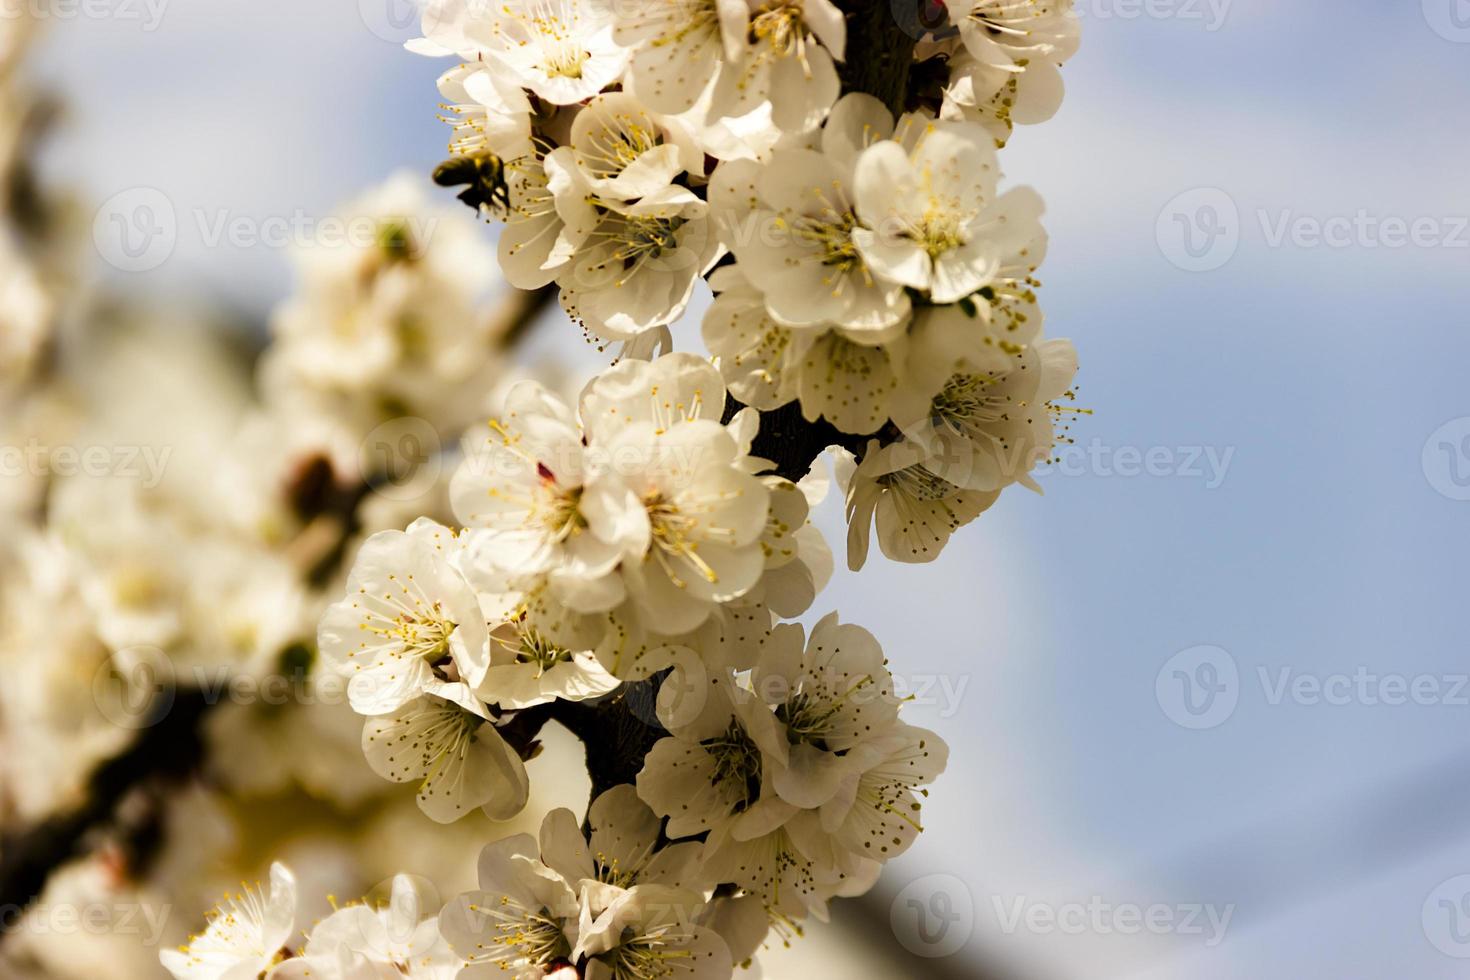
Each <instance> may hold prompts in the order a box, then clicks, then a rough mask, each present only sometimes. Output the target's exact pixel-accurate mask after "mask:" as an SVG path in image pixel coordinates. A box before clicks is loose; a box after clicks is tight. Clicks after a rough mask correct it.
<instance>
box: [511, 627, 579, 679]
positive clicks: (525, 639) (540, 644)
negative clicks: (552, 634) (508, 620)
mask: <svg viewBox="0 0 1470 980" xmlns="http://www.w3.org/2000/svg"><path fill="white" fill-rule="evenodd" d="M516 636H517V638H518V639H519V640H520V648H519V649H518V650H517V651H516V662H517V663H522V664H535V665H536V666H537V667H539V668H540V669H541V672H542V673H545V672H546V671H548V670H550V669H551V668H552V667H555V666H556V665H557V664H560V663H566V662H567V661H569V660H571V659H572V654H571V651H570V650H567V649H566V648H565V647H559V646H557V645H556V644H555V643H552V642H551V641H550V640H548V639H547V638H546V637H544V636H542V635H541V633H540V632H539V631H538V630H537V629H536V628H535V627H534V626H518V627H517V628H516Z"/></svg>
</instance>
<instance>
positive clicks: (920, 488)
mask: <svg viewBox="0 0 1470 980" xmlns="http://www.w3.org/2000/svg"><path fill="white" fill-rule="evenodd" d="M928 459H929V453H928V452H926V451H924V450H923V449H922V448H920V447H919V446H917V445H915V444H914V443H911V442H908V441H904V440H900V441H898V442H893V443H890V444H888V445H887V446H882V447H879V445H878V443H877V442H876V441H872V442H869V443H868V449H867V452H866V453H865V454H864V455H863V459H862V462H861V463H860V464H853V463H851V462H847V461H843V460H841V459H839V463H840V467H839V469H840V473H841V477H842V483H843V486H844V489H845V494H846V501H847V522H848V527H847V566H848V568H850V569H852V570H853V571H857V570H858V569H860V568H862V567H863V564H864V563H865V562H866V561H867V558H868V542H869V536H870V533H871V529H872V528H873V527H874V526H876V527H877V531H878V546H879V547H880V548H881V549H882V551H883V554H884V555H886V556H887V557H888V558H890V559H892V560H893V561H899V562H908V563H923V562H930V561H933V560H934V559H936V558H938V557H939V553H940V552H941V551H943V550H944V546H945V545H946V544H948V543H949V539H950V536H951V535H952V534H954V532H955V531H957V530H959V529H960V528H961V527H964V526H965V525H966V524H968V523H970V522H971V521H973V520H974V519H975V518H977V517H979V516H980V515H981V514H982V513H984V512H985V511H986V510H988V509H989V508H990V506H991V504H993V503H995V501H996V499H997V498H999V496H1000V491H999V490H991V491H980V490H966V489H964V488H962V487H958V486H956V485H955V484H953V483H950V482H949V481H947V480H945V479H944V478H943V477H940V476H936V475H935V474H934V473H933V472H932V471H931V470H930V469H929V468H927V467H926V466H925V463H926V462H927V461H928Z"/></svg>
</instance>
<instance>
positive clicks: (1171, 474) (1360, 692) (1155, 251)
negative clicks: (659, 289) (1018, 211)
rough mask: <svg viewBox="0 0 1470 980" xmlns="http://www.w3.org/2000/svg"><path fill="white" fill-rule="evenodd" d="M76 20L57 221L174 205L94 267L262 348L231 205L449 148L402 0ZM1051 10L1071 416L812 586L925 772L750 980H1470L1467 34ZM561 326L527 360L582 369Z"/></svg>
mask: <svg viewBox="0 0 1470 980" xmlns="http://www.w3.org/2000/svg"><path fill="white" fill-rule="evenodd" d="M103 7H105V8H106V10H107V15H106V16H97V15H90V16H89V15H88V14H86V13H85V10H86V9H89V8H85V7H84V6H83V5H81V4H76V5H73V6H71V7H69V8H68V9H70V10H71V11H72V13H71V15H70V16H62V15H61V14H60V13H59V12H58V13H56V14H55V15H53V16H50V17H49V18H43V21H44V23H43V25H42V26H43V27H44V31H43V34H42V36H41V38H40V41H39V45H40V46H39V49H38V52H37V54H36V55H35V56H34V57H33V59H32V64H31V66H30V69H31V75H32V78H33V79H34V82H35V84H36V85H37V86H38V87H40V88H42V89H44V90H46V91H49V92H52V93H54V94H55V95H56V96H57V97H58V98H59V100H60V104H61V105H62V106H63V107H64V108H63V110H62V117H61V120H60V124H59V127H58V128H57V130H56V134H55V136H54V137H53V138H52V139H51V140H50V141H49V143H48V144H47V148H46V151H45V155H44V157H43V158H42V162H41V168H40V169H41V172H43V173H44V174H45V175H46V179H47V181H48V183H50V184H53V185H56V186H64V187H67V188H68V189H69V190H70V191H71V192H72V193H74V194H75V195H76V196H77V197H78V198H80V199H82V200H84V201H86V202H89V203H88V204H87V208H88V210H87V211H86V212H85V214H84V217H83V227H90V226H92V225H93V222H94V220H95V222H96V223H97V226H98V227H102V228H105V227H106V226H107V223H108V221H109V220H110V219H111V212H110V211H109V207H115V206H114V205H109V204H106V203H104V202H109V201H111V200H115V199H116V196H117V195H124V196H123V197H122V198H121V200H123V201H124V202H136V200H137V199H138V198H137V195H138V194H139V193H149V194H152V193H153V192H156V193H157V195H158V197H157V198H153V197H149V198H147V199H148V200H150V201H152V200H161V201H162V202H164V204H163V205H162V206H166V207H168V208H171V209H172V211H173V213H174V214H175V216H176V219H177V220H176V222H175V227H176V236H175V240H173V241H171V242H170V243H169V244H168V252H167V255H166V256H165V257H164V258H163V259H161V260H160V261H158V262H152V261H144V262H142V263H141V264H142V265H147V266H150V267H149V268H147V269H146V270H145V271H129V269H128V266H129V265H130V262H129V261H128V259H127V257H126V256H124V257H122V258H121V259H120V258H119V255H118V254H117V252H116V251H115V250H114V249H113V248H112V247H111V246H109V245H108V241H109V240H108V239H107V237H106V236H105V235H99V236H97V238H96V240H95V241H93V240H92V239H91V238H86V240H85V241H84V246H85V248H84V249H83V251H84V252H85V254H83V255H82V256H80V258H79V261H84V262H85V263H86V264H87V265H88V267H89V268H90V269H92V270H93V274H95V276H96V277H98V279H99V280H100V281H101V283H103V284H104V285H105V287H106V288H108V289H109V290H116V291H118V292H120V293H122V294H127V293H129V292H136V293H142V292H146V293H147V294H148V295H149V296H150V297H151V298H152V301H154V302H158V301H159V300H160V298H170V297H171V298H172V299H170V300H169V301H170V302H174V303H176V304H178V305H185V304H187V305H189V306H191V307H193V308H197V309H203V310H211V311H216V312H218V313H219V314H220V315H221V316H222V318H225V319H229V320H231V321H233V322H236V323H239V324H244V325H246V327H245V328H244V329H246V332H247V333H248V331H249V329H252V328H251V327H250V326H249V325H255V327H254V328H253V329H258V330H262V329H263V325H264V324H265V323H266V321H267V319H268V318H269V315H270V311H271V310H272V309H273V308H274V307H276V306H277V304H279V303H280V302H281V300H282V299H283V298H284V297H285V296H286V295H287V294H288V292H289V291H290V289H291V286H292V273H291V266H290V263H289V260H288V256H287V254H286V251H285V250H284V249H282V248H279V247H272V246H271V245H269V244H249V243H231V242H230V241H229V240H228V236H225V238H224V239H219V238H218V236H216V235H214V234H212V232H211V229H217V228H218V227H219V225H218V221H219V220H220V218H221V217H225V218H229V219H234V218H244V219H248V220H249V221H250V222H254V223H255V224H257V225H259V223H261V222H264V221H267V220H269V219H280V220H286V221H290V220H293V219H295V218H296V217H298V216H305V217H308V218H309V217H310V216H319V215H323V214H330V213H332V209H333V208H334V207H336V206H338V205H339V204H340V203H341V202H342V201H344V200H346V199H350V198H353V197H355V196H357V195H358V194H359V193H360V192H361V191H362V190H363V189H364V188H367V187H369V186H371V185H374V184H377V183H379V182H381V181H382V180H383V179H384V178H386V177H387V176H388V175H390V174H391V173H393V172H394V171H397V170H400V169H404V168H406V169H408V170H410V171H416V172H419V173H425V172H427V171H428V170H429V169H430V168H432V166H433V165H434V164H436V163H437V162H439V160H440V159H442V157H443V156H444V149H445V142H446V131H445V128H444V127H443V125H442V123H440V122H439V121H438V120H437V119H436V111H437V101H438V100H437V93H436V91H435V88H434V80H435V78H436V77H437V75H438V73H439V72H440V71H441V70H442V69H443V67H444V66H443V65H442V64H441V63H438V62H435V61H430V60H426V59H421V58H418V57H415V56H413V55H410V54H408V53H405V52H404V51H403V50H402V48H401V44H402V42H403V41H404V40H406V39H408V38H410V37H412V36H414V35H415V34H416V30H415V28H414V24H413V20H412V17H411V9H410V7H409V6H408V4H407V3H398V2H396V0H361V2H356V0H335V2H333V3H330V4H327V3H316V4H301V3H295V2H287V0H153V2H152V4H151V5H150V4H149V3H147V2H145V0H112V2H111V3H110V5H108V4H104V5H103ZM1078 8H1079V11H1080V12H1081V14H1082V16H1083V18H1084V43H1083V48H1082V52H1081V53H1080V54H1079V55H1078V56H1077V57H1076V58H1075V59H1074V60H1073V61H1071V62H1070V63H1069V65H1068V66H1067V68H1066V70H1065V78H1066V82H1067V87H1068V97H1067V100H1066V103H1065V104H1064V106H1063V108H1062V110H1061V112H1060V114H1059V115H1058V116H1057V118H1056V119H1054V120H1053V121H1051V122H1050V123H1048V124H1046V125H1042V126H1038V127H1034V128H1029V129H1022V130H1020V131H1018V132H1017V134H1016V136H1015V138H1014V140H1013V141H1012V143H1011V145H1010V147H1009V148H1008V149H1007V150H1006V151H1005V153H1004V154H1003V155H1002V163H1003V165H1004V166H1005V170H1006V174H1007V177H1008V180H1009V181H1010V182H1011V183H1013V184H1021V183H1024V184H1030V185H1033V186H1035V187H1036V188H1038V189H1039V190H1040V191H1041V193H1042V194H1043V195H1044V197H1045V198H1046V200H1047V203H1048V218H1047V226H1048V229H1049V230H1050V232H1051V235H1052V247H1051V251H1050V254H1049V257H1048V259H1047V262H1046V265H1045V266H1044V267H1043V269H1042V276H1041V277H1042V280H1043V282H1044V284H1045V287H1044V291H1043V300H1042V302H1043V306H1044V308H1045V309H1046V311H1047V315H1048V332H1049V333H1050V334H1051V335H1052V336H1059V337H1069V338H1071V339H1073V341H1074V342H1075V343H1076V345H1077V347H1078V349H1079V352H1080V354H1081V359H1082V371H1081V374H1080V376H1079V388H1078V390H1079V399H1078V401H1079V404H1082V405H1084V406H1086V407H1088V408H1090V409H1092V410H1093V411H1094V412H1095V414H1094V415H1092V416H1090V417H1085V418H1083V419H1082V420H1081V421H1080V422H1079V423H1078V424H1077V425H1076V426H1074V427H1073V430H1072V434H1073V436H1074V437H1075V438H1076V440H1077V441H1076V445H1074V446H1072V447H1069V448H1067V449H1066V450H1065V451H1064V452H1063V453H1062V454H1061V457H1060V460H1059V461H1058V462H1057V463H1055V464H1053V465H1052V466H1050V467H1048V468H1047V470H1046V472H1045V474H1044V475H1043V476H1042V477H1041V479H1040V482H1041V484H1042V485H1043V486H1044V488H1045V490H1046V493H1045V496H1044V497H1037V496H1034V495H1028V494H1025V493H1023V492H1018V491H1013V492H1011V493H1009V494H1006V495H1005V496H1004V497H1003V498H1002V500H1001V502H1000V503H999V505H997V506H996V507H995V508H994V509H993V510H992V511H991V512H989V513H988V514H987V515H985V517H984V518H983V519H982V520H981V521H979V522H978V523H977V524H975V525H973V526H971V527H969V528H967V529H965V530H964V531H963V532H961V533H960V534H958V535H957V536H956V537H955V539H954V541H953V543H952V544H951V545H950V547H949V548H948V550H946V551H945V553H944V554H943V555H942V557H941V558H940V560H939V561H937V562H936V563H934V564H933V565H930V566H923V567H907V566H897V565H893V564H889V563H886V562H883V561H876V562H873V563H870V564H869V566H868V567H867V568H866V569H865V570H864V572H863V573H862V574H860V575H850V574H847V573H846V572H843V571H839V573H838V576H837V578H836V579H835V580H834V582H833V584H832V586H831V587H830V588H829V590H828V591H827V593H826V594H825V595H824V596H823V597H821V598H820V599H819V601H818V605H817V608H816V609H814V610H813V612H814V613H818V614H820V613H822V612H825V611H827V610H828V609H830V608H837V609H840V610H842V611H843V613H844V618H851V619H855V620H857V621H859V622H861V623H862V624H863V625H865V626H867V627H868V628H870V629H871V630H872V631H873V632H874V633H876V634H877V636H878V638H879V639H880V640H881V641H882V643H883V645H884V647H885V649H886V650H887V651H888V652H889V655H890V657H891V659H892V660H893V662H894V666H895V669H896V672H897V673H898V674H899V675H900V677H901V679H904V680H906V681H907V682H908V683H909V684H910V686H911V693H913V694H914V696H915V701H914V704H913V706H912V707H911V708H910V709H909V712H908V714H907V715H906V717H908V718H909V720H911V721H913V722H914V723H916V724H921V725H926V726H928V727H932V728H934V729H936V730H938V731H939V732H940V733H941V734H942V735H943V736H944V737H945V738H946V739H947V740H948V741H949V743H950V745H951V746H952V757H951V759H952V761H951V766H950V770H949V772H948V773H947V775H946V776H945V777H944V778H943V779H942V780H941V781H940V782H939V784H938V785H937V786H936V787H935V790H934V792H933V793H932V795H931V797H930V799H929V802H928V804H927V805H926V814H927V816H928V820H927V827H926V829H927V831H928V832H927V833H926V834H925V835H924V836H923V837H922V838H921V840H920V842H919V844H918V845H917V846H916V847H915V848H914V850H913V851H912V852H910V853H909V854H907V855H906V856H905V857H903V858H902V859H900V860H898V861H895V862H894V863H893V864H892V865H891V866H890V867H889V868H888V870H887V873H886V876H885V878H884V881H883V883H882V885H881V886H880V889H879V891H878V893H877V894H876V895H874V896H872V897H870V898H868V899H866V900H864V901H863V902H862V903H853V904H852V907H851V908H843V909H841V910H840V911H839V912H838V914H837V922H838V928H837V929H832V930H827V929H822V928H816V929H813V930H811V935H810V937H809V939H808V940H806V941H804V942H803V943H801V944H798V946H797V947H795V948H794V949H792V950H791V951H789V952H778V953H775V954H772V955H771V956H770V957H769V958H768V959H767V960H766V961H765V970H766V975H767V976H768V977H771V978H775V980H788V978H797V977H804V976H812V975H813V973H812V970H813V969H817V970H820V971H822V972H820V973H817V974H815V975H818V976H838V975H844V976H914V977H918V976H926V977H976V978H979V977H984V978H996V980H1001V978H1015V980H1032V978H1034V980H1050V978H1058V980H1062V978H1065V980H1071V978H1083V977H1086V978H1088V980H1102V978H1111V977H1120V978H1121V977H1148V978H1154V977H1157V978H1169V980H1213V978H1237V977H1243V976H1254V977H1264V978H1278V977H1279V978H1288V977H1297V976H1303V975H1310V976H1322V977H1327V976H1331V977H1340V978H1344V980H1346V978H1350V977H1354V978H1356V977H1361V978H1369V977H1381V976H1413V977H1416V978H1423V980H1433V978H1440V977H1444V978H1449V977H1459V976H1463V975H1464V972H1465V969H1466V965H1465V960H1466V959H1467V958H1470V877H1464V876H1467V875H1470V682H1467V678H1470V658H1467V656H1466V653H1467V651H1466V631H1465V625H1464V618H1465V615H1464V611H1465V609H1466V598H1465V597H1466V593H1467V585H1470V577H1467V574H1466V572H1467V568H1466V563H1467V558H1466V556H1467V554H1470V548H1467V545H1470V387H1467V384H1466V366H1467V364H1470V321H1467V312H1466V311H1467V310H1470V183H1467V181H1466V177H1465V174H1466V160H1467V159H1470V101H1467V100H1466V98H1465V93H1466V92H1467V91H1470V4H1467V3H1466V2H1465V0H1422V2H1421V0H1400V2H1397V3H1393V4H1384V3H1374V2H1370V0H1335V2H1328V0H1298V2H1295V3H1291V4H1283V3H1280V2H1277V0H1078ZM96 9H97V10H101V9H102V7H99V8H96ZM125 11H126V12H127V13H126V14H125ZM140 189H143V190H142V191H140ZM443 196H444V197H445V198H448V197H449V196H450V195H449V193H448V192H444V194H443ZM99 206H100V208H101V210H100V211H99V210H98V208H99ZM484 234H485V235H486V236H490V235H493V229H490V228H486V229H485V231H484ZM119 266H122V268H119ZM698 313H699V311H698V310H697V309H696V310H694V311H691V314H690V316H689V318H688V321H687V322H689V323H697V318H698ZM547 320H548V322H547V323H545V324H544V325H543V326H542V327H541V328H540V329H538V330H537V331H536V333H535V335H534V336H533V338H532V339H531V342H530V344H529V353H528V356H530V357H532V358H540V359H543V360H552V361H555V362H556V363H558V364H563V365H565V366H566V369H567V370H568V371H569V372H570V373H572V374H574V375H581V376H585V375H589V374H590V373H591V372H592V371H593V370H595V369H596V368H597V367H598V366H599V365H601V364H602V363H604V358H603V356H601V355H599V354H598V353H597V352H596V351H595V350H593V349H592V348H590V347H588V346H587V345H586V344H585V343H584V342H583V341H582V339H581V337H580V335H579V333H578V331H576V330H575V329H573V328H572V327H571V326H570V325H569V324H567V323H566V322H565V321H564V320H563V319H562V318H561V315H560V313H554V314H552V315H548V317H547ZM195 328H197V327H190V328H188V329H195ZM679 339H680V342H681V346H684V347H692V346H694V345H695V343H696V341H697V333H696V332H694V331H690V330H688V329H687V328H686V329H685V330H684V332H683V333H681V334H680V335H679ZM821 523H822V526H823V529H824V531H826V533H827V535H828V538H829V540H830V541H833V542H834V543H836V542H840V541H841V540H842V539H843V532H842V527H841V521H840V514H839V513H838V509H837V507H836V506H835V503H834V502H831V501H829V506H828V507H827V509H826V510H825V511H824V512H823V514H822V515H821ZM575 792H576V790H575V787H573V788H570V789H569V790H568V791H567V798H568V799H571V798H573V797H574V796H575ZM880 964H881V965H880Z"/></svg>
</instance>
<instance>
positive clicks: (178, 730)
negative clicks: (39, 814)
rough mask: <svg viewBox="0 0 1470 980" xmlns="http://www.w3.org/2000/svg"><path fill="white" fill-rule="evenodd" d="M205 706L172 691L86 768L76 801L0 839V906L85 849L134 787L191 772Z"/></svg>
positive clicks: (191, 695) (39, 886)
mask: <svg viewBox="0 0 1470 980" xmlns="http://www.w3.org/2000/svg"><path fill="white" fill-rule="evenodd" d="M208 707H209V702H208V700H207V699H206V697H205V695H204V693H203V692H202V691H198V690H193V691H178V692H176V693H175V694H174V696H173V704H172V705H171V706H170V708H169V710H168V712H167V713H166V714H165V715H164V716H163V717H162V718H160V719H159V720H158V723H157V724H155V725H153V726H152V727H150V728H145V729H143V730H142V731H141V732H140V733H139V734H138V738H137V740H136V741H135V742H133V744H132V745H131V746H130V747H129V748H128V749H127V750H126V751H125V752H123V753H122V755H119V756H117V757H116V758H114V759H110V760H108V761H107V762H104V763H103V764H102V765H100V766H99V767H98V768H97V769H96V771H95V772H93V773H92V776H91V778H90V779H89V780H88V781H87V790H86V798H85V799H84V800H83V801H82V803H81V804H79V805H78V806H77V807H75V808H74V809H72V810H69V811H67V812H66V813H62V814H59V815H57V816H53V817H51V818H50V819H48V820H45V821H42V822H41V823H39V824H36V825H35V826H34V827H31V828H29V829H27V830H25V831H23V832H21V833H17V834H13V835H7V836H6V837H5V838H4V839H3V841H0V909H23V908H25V907H27V906H28V905H30V904H31V902H33V901H35V900H36V898H37V897H38V896H39V895H40V894H41V892H42V890H43V889H44V888H45V887H46V881H47V879H48V878H49V877H50V876H51V873H52V872H53V871H55V870H56V869H57V868H58V867H60V866H61V865H63V864H65V863H66V862H68V861H70V860H72V859H73V858H76V857H79V856H81V855H83V854H85V853H87V851H88V849H89V848H90V846H91V843H92V842H91V841H90V840H88V837H89V835H90V834H91V833H92V832H94V831H97V830H101V829H104V828H106V827H108V826H110V825H111V824H112V822H113V820H114V816H115V813H116V810H117V806H118V804H119V803H121V802H122V800H123V798H124V797H126V796H127V795H128V794H129V793H130V792H132V791H133V790H134V789H136V788H138V787H140V786H142V785H144V784H145V783H148V782H150V781H155V780H164V781H173V780H179V779H183V778H185V777H186V776H188V775H189V774H190V773H191V772H193V771H194V770H195V769H196V768H197V767H198V765H199V763H200V761H201V760H202V758H203V755H204V742H203V740H202V739H201V738H200V733H199V725H200V721H201V720H202V719H203V717H204V715H205V712H206V711H207V709H208Z"/></svg>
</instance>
